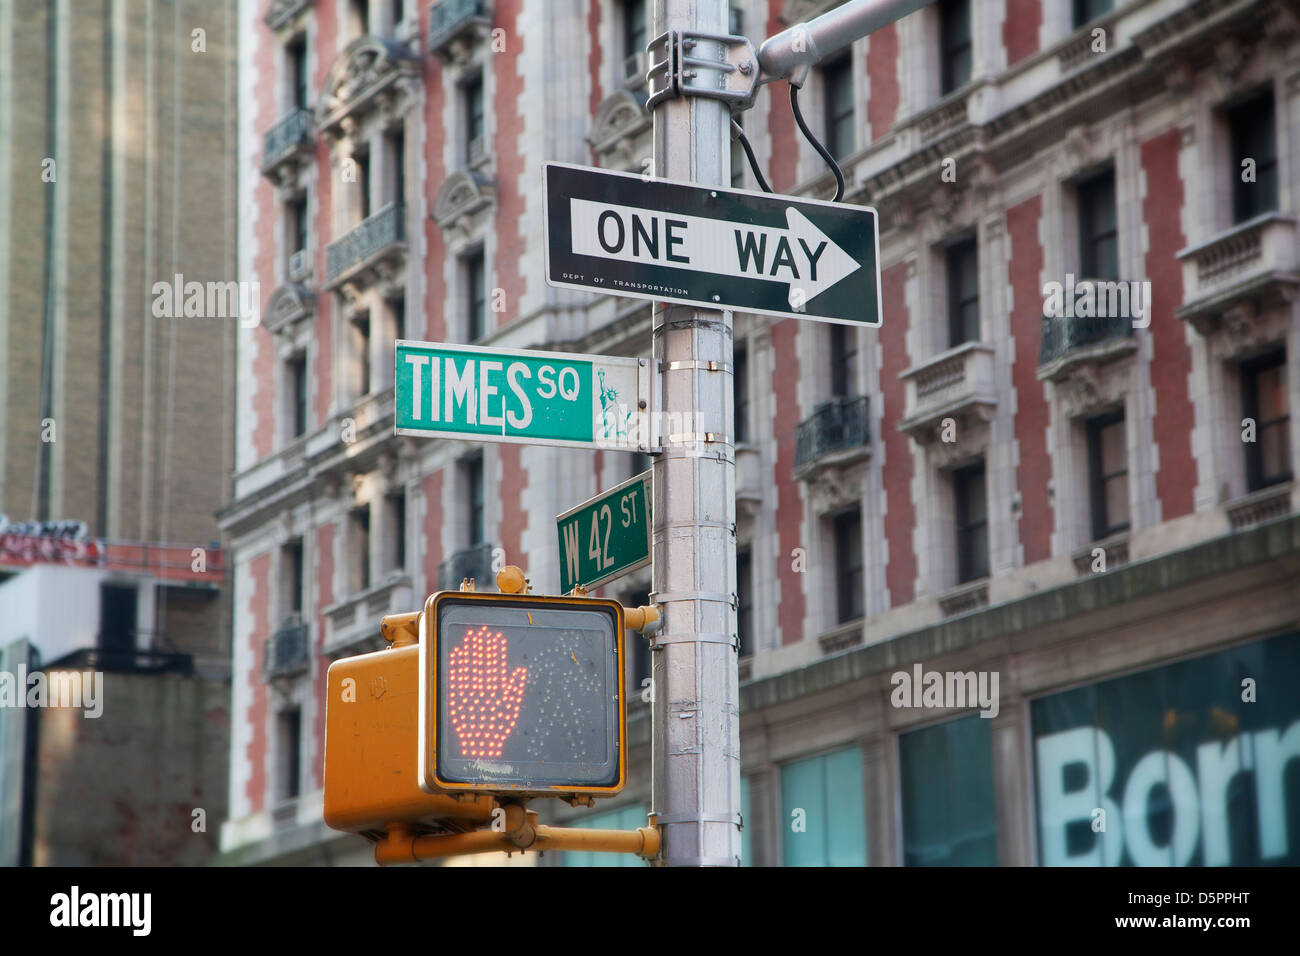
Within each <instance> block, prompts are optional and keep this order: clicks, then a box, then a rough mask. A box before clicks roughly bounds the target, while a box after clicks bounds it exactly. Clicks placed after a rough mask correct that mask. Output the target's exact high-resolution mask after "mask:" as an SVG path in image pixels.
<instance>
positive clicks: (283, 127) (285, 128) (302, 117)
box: [262, 109, 315, 170]
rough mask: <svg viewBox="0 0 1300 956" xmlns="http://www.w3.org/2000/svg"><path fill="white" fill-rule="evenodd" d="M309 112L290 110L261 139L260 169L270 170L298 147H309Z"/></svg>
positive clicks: (312, 134)
mask: <svg viewBox="0 0 1300 956" xmlns="http://www.w3.org/2000/svg"><path fill="white" fill-rule="evenodd" d="M313 129H314V121H313V119H312V115H311V111H310V110H305V109H294V110H291V111H290V112H289V113H288V115H286V116H284V117H282V118H281V119H280V120H279V121H278V122H276V124H275V125H274V126H272V127H271V128H270V129H269V130H267V131H266V135H265V136H263V137H262V169H263V170H269V169H272V168H273V167H274V166H275V165H276V164H278V163H279V162H280V161H281V160H283V159H285V158H286V157H288V156H289V155H290V154H292V153H293V151H294V150H295V149H297V148H298V147H300V146H309V145H310V144H311V142H312V138H313V136H314V135H315V134H314V131H313Z"/></svg>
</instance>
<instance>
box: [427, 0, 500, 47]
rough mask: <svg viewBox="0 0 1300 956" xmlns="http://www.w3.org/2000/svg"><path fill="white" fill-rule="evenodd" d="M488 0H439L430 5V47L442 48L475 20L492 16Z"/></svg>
mask: <svg viewBox="0 0 1300 956" xmlns="http://www.w3.org/2000/svg"><path fill="white" fill-rule="evenodd" d="M491 13H492V11H491V9H490V6H489V4H488V2H487V0H439V2H437V3H434V4H432V5H431V6H430V7H429V49H430V50H438V49H441V48H442V47H443V46H444V45H445V44H446V43H447V42H448V41H450V40H451V39H452V38H454V37H455V36H456V34H457V33H459V32H460V31H461V30H462V29H464V28H465V26H466V25H467V24H469V23H471V22H472V21H474V20H480V19H485V18H487V17H489V16H491Z"/></svg>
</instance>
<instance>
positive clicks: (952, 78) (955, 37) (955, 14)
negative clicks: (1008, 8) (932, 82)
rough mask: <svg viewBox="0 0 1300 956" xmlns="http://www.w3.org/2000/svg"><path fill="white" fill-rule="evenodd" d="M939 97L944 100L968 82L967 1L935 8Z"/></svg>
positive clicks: (946, 0)
mask: <svg viewBox="0 0 1300 956" xmlns="http://www.w3.org/2000/svg"><path fill="white" fill-rule="evenodd" d="M939 62H940V69H939V93H940V95H943V96H947V95H948V94H949V93H951V92H952V91H953V90H958V89H961V88H962V87H963V86H965V85H966V84H967V83H969V82H970V73H971V39H970V0H941V2H940V4H939Z"/></svg>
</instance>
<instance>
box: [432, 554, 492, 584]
mask: <svg viewBox="0 0 1300 956" xmlns="http://www.w3.org/2000/svg"><path fill="white" fill-rule="evenodd" d="M466 578H473V579H474V583H475V587H478V588H484V587H489V586H491V584H492V583H493V576H492V545H490V544H486V543H485V544H476V545H474V546H473V547H472V548H466V549H465V550H463V551H457V552H456V553H455V554H453V555H452V556H451V557H450V558H448V559H447V560H446V561H444V562H442V564H440V565H438V588H439V589H440V590H443V591H454V590H456V588H458V587H460V582H461V581H463V580H465V579H466Z"/></svg>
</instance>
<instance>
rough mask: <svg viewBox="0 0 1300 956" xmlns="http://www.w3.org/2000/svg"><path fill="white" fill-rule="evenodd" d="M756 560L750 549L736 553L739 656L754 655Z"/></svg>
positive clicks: (741, 549)
mask: <svg viewBox="0 0 1300 956" xmlns="http://www.w3.org/2000/svg"><path fill="white" fill-rule="evenodd" d="M754 637H755V634H754V560H753V552H752V551H750V549H749V548H740V549H739V550H737V551H736V638H737V642H738V644H739V649H738V653H739V656H741V657H745V656H747V655H749V654H752V653H754Z"/></svg>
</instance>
